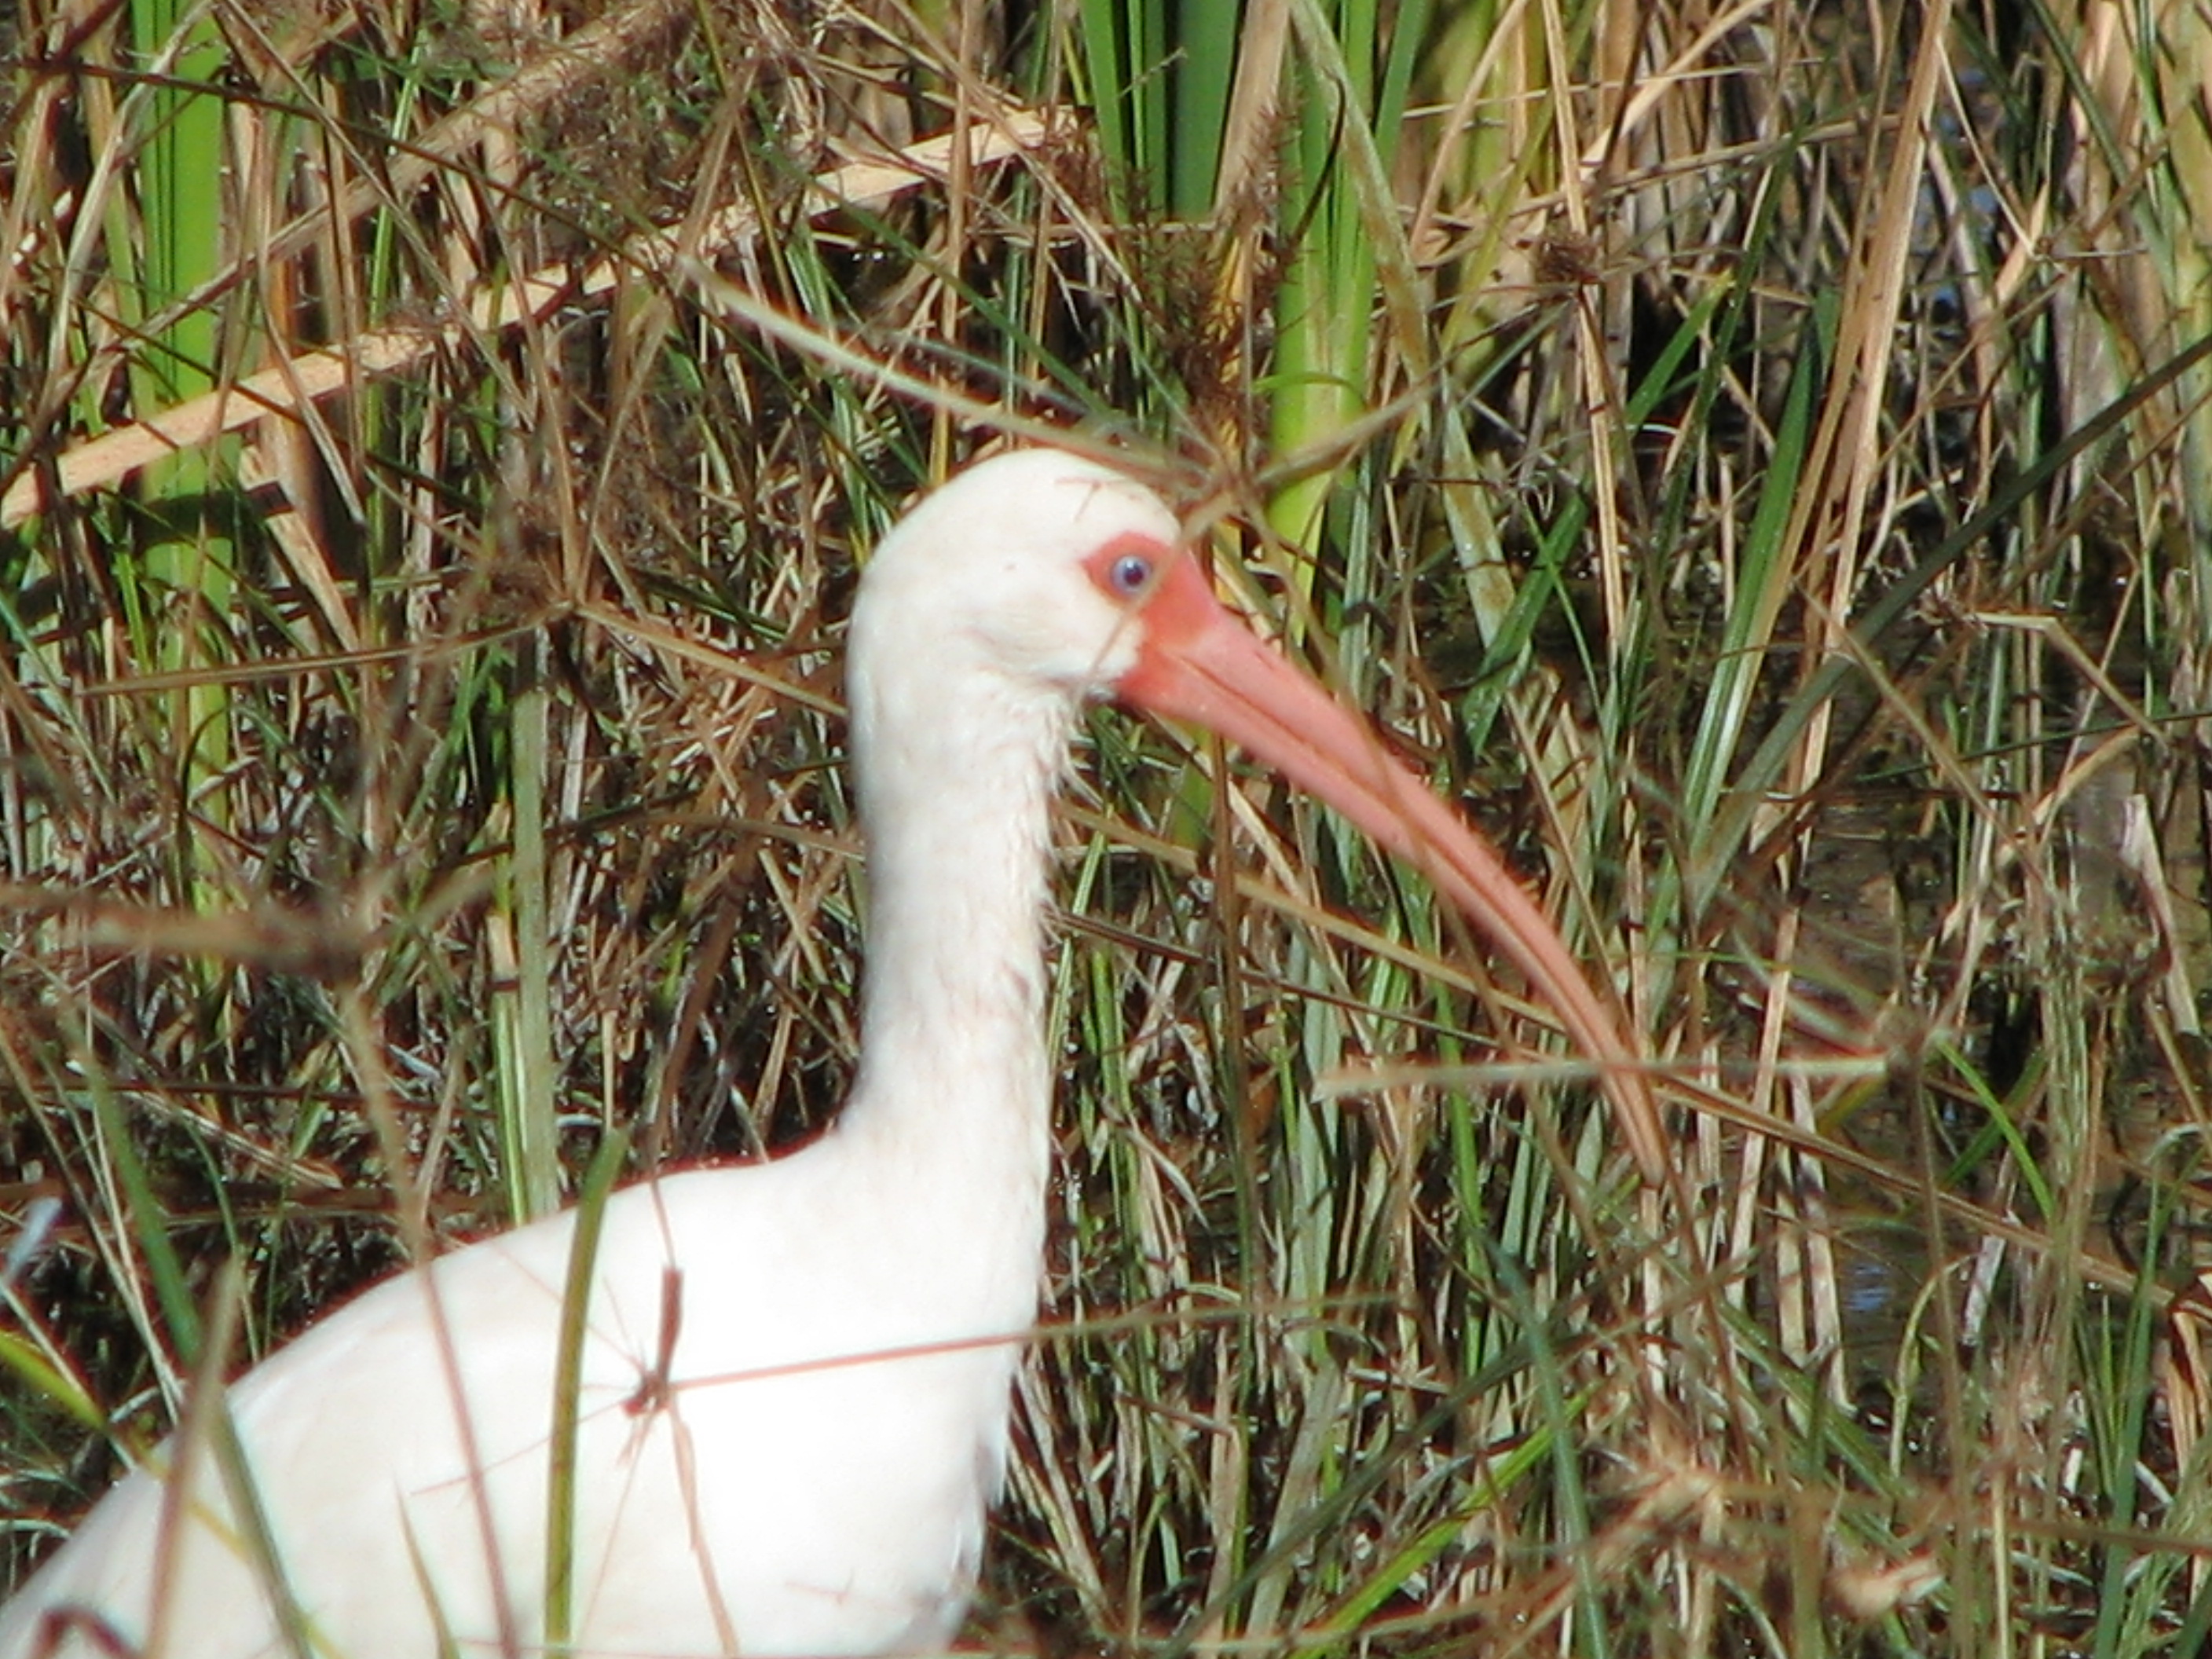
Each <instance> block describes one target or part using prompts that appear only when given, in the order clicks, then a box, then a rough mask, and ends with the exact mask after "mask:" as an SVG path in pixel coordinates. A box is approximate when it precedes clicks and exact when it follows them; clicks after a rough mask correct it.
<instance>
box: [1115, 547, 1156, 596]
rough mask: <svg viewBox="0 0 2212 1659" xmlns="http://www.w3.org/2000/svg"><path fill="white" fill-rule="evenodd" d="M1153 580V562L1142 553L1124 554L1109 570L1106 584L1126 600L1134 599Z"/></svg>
mask: <svg viewBox="0 0 2212 1659" xmlns="http://www.w3.org/2000/svg"><path fill="white" fill-rule="evenodd" d="M1151 581H1152V561H1151V560H1150V559H1148V558H1146V556H1144V555H1143V554H1141V553H1124V554H1123V555H1122V556H1121V557H1120V558H1118V559H1116V560H1115V561H1114V562H1113V563H1112V564H1111V565H1109V567H1108V568H1107V571H1106V582H1107V585H1108V586H1109V587H1111V588H1112V589H1113V590H1114V591H1115V592H1116V593H1119V594H1120V595H1121V597H1122V598H1123V599H1135V598H1136V597H1137V595H1138V594H1139V593H1141V592H1144V591H1145V589H1146V586H1148V585H1149V584H1150V583H1151Z"/></svg>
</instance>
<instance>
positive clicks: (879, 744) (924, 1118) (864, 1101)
mask: <svg viewBox="0 0 2212 1659" xmlns="http://www.w3.org/2000/svg"><path fill="white" fill-rule="evenodd" d="M855 692H856V696H855V697H854V749H855V760H856V763H857V765H858V769H859V775H860V810H861V816H862V822H863V826H864V828H865V829H866V833H867V841H868V860H867V883H868V932H867V968H866V980H865V981H864V986H863V994H862V1001H861V1029H860V1055H861V1058H860V1074H859V1076H858V1078H857V1079H855V1082H854V1090H853V1096H852V1099H851V1100H850V1102H849V1103H848V1105H847V1107H846V1111H845V1115H844V1120H843V1121H844V1126H845V1127H844V1129H843V1131H842V1133H847V1134H849V1135H852V1136H854V1137H855V1138H862V1139H867V1140H869V1141H871V1142H873V1143H875V1144H876V1145H877V1146H880V1147H881V1148H882V1149H883V1151H884V1156H885V1157H886V1158H897V1159H899V1160H901V1161H902V1163H903V1164H905V1165H907V1166H908V1167H910V1168H911V1169H912V1170H914V1171H915V1177H916V1179H917V1180H919V1181H926V1182H928V1183H929V1185H930V1186H931V1188H932V1189H933V1191H934V1192H935V1193H937V1194H939V1195H940V1196H941V1197H942V1198H943V1199H944V1200H946V1201H947V1202H949V1203H951V1204H954V1205H959V1206H983V1207H985V1208H987V1209H988V1210H990V1211H992V1212H995V1213H997V1214H999V1215H1000V1216H1001V1217H1002V1218H1003V1219H1004V1220H1005V1222H1006V1224H1007V1225H1012V1226H1014V1227H1017V1228H1018V1229H1019V1230H1020V1231H1024V1233H1027V1232H1041V1231H1042V1225H1043V1207H1044V1187H1045V1182H1046V1179H1047V1176H1048V1173H1049V1160H1050V1127H1051V1088H1052V1072H1051V1067H1050V1066H1049V1065H1048V1060H1047V1057H1046V1054H1045V1051H1044V1034H1043V1030H1042V1021H1043V1006H1044V968H1043V961H1042V953H1043V943H1044V941H1043V928H1044V907H1045V902H1046V897H1047V884H1046V877H1047V871H1046V861H1047V848H1048V840H1049V831H1050V813H1051V803H1052V795H1053V790H1054V783H1055V781H1056V779H1057V776H1058V774H1059V771H1060V768H1061V766H1062V765H1063V764H1064V762H1065V756H1066V744H1067V741H1068V736H1069V727H1070V725H1071V724H1072V720H1073V711H1072V710H1071V709H1070V708H1068V706H1067V705H1066V702H1065V701H1064V700H1063V699H1060V698H1056V697H1053V698H1048V697H1042V696H1037V695H1036V694H1034V693H1024V690H1022V689H1020V688H1016V687H1012V686H1009V685H1007V684H1005V683H1003V682H996V683H994V682H991V681H988V680H979V681H977V682H976V683H975V684H967V685H957V684H955V685H945V684H939V685H935V686H931V687H926V688H925V687H920V686H906V687H896V686H890V687H887V686H874V687H863V686H856V687H855ZM886 692H890V693H894V694H896V693H901V692H902V693H904V695H890V696H886V695H882V694H883V693H886ZM1030 1261H1031V1262H1032V1263H1033V1262H1034V1261H1035V1254H1034V1251H1033V1250H1032V1251H1031V1253H1030Z"/></svg>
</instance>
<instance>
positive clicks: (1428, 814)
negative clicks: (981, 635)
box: [1116, 556, 1667, 1183]
mask: <svg viewBox="0 0 2212 1659" xmlns="http://www.w3.org/2000/svg"><path fill="white" fill-rule="evenodd" d="M1141 617H1142V627H1143V630H1144V635H1145V637H1144V641H1143V643H1142V645H1141V646H1140V647H1139V656H1138V661H1137V665H1136V666H1135V667H1134V668H1133V669H1132V670H1131V671H1129V672H1128V673H1127V674H1126V675H1125V676H1124V677H1123V678H1122V679H1121V683H1120V684H1119V686H1118V687H1117V688H1116V689H1117V690H1118V692H1119V694H1120V696H1121V699H1122V700H1123V701H1124V702H1127V703H1128V704H1130V705H1131V706H1132V707H1134V708H1141V709H1143V710H1145V711H1146V712H1147V713H1150V714H1156V715H1160V716H1163V717H1164V718H1166V719H1169V720H1182V721H1186V722H1188V723H1190V724H1192V725H1195V726H1205V727H1206V728H1207V729H1209V730H1211V731H1213V732H1218V733H1220V735H1221V736H1223V737H1224V738H1227V739H1228V740H1229V741H1231V743H1234V744H1237V745H1238V746H1239V747H1241V748H1243V749H1244V750H1247V751H1248V752H1249V753H1250V754H1251V755H1252V756H1253V757H1255V759H1258V760H1261V761H1264V762H1265V763H1267V764H1268V765H1270V766H1272V767H1273V768H1274V769H1276V770H1277V771H1279V772H1280V773H1281V774H1282V775H1284V776H1285V777H1286V778H1288V779H1289V780H1290V781H1291V782H1293V783H1295V784H1297V786H1298V787H1300V788H1302V789H1304V790H1306V791H1307V792H1308V793H1311V794H1313V795H1315V796H1317V797H1318V798H1319V799H1322V800H1324V801H1326V802H1328V804H1329V805H1332V806H1334V808H1336V810H1337V811H1340V812H1341V813H1343V814H1344V815H1345V817H1347V818H1349V819H1351V820H1352V823H1356V824H1358V826H1359V828H1360V829H1362V830H1363V831H1364V832H1365V833H1366V834H1367V835H1368V836H1370V837H1371V838H1372V839H1373V840H1374V841H1375V842H1376V844H1377V845H1379V846H1382V847H1383V848H1388V849H1389V851H1391V852H1393V853H1395V854H1398V855H1399V856H1400V857H1401V858H1403V859H1405V860H1407V861H1408V862H1409V863H1411V864H1413V866H1416V867H1417V868H1419V870H1421V871H1422V872H1424V873H1425V874H1426V875H1427V876H1428V877H1429V878H1430V879H1431V881H1432V882H1434V883H1435V884H1436V885H1437V887H1438V888H1440V889H1441V890H1443V892H1444V893H1445V894H1446V895H1447V896H1449V898H1450V899H1451V900H1452V902H1454V903H1455V904H1456V905H1457V906H1458V907H1459V908H1460V909H1461V910H1462V911H1463V912H1464V913H1465V914H1466V915H1467V917H1468V920H1469V921H1471V922H1473V923H1474V926H1475V927H1477V928H1479V929H1480V931H1481V933H1483V934H1484V935H1485V936H1486V938H1487V939H1489V940H1490V942H1491V944H1492V945H1493V946H1494V947H1495V948H1496V949H1497V950H1498V951H1499V952H1500V953H1501V954H1502V955H1503V956H1504V957H1505V958H1506V959H1507V960H1508V961H1510V963H1512V964H1513V965H1514V966H1515V967H1516V969H1519V970H1520V972H1521V973H1522V975H1523V976H1524V977H1525V978H1526V979H1527V980H1528V984H1529V985H1530V987H1532V988H1533V989H1534V991H1535V993H1536V994H1537V995H1538V996H1540V997H1541V999H1542V1000H1544V1001H1545V1002H1546V1003H1547V1004H1548V1005H1549V1006H1551V1008H1552V1009H1553V1012H1555V1013H1557V1014H1558V1016H1559V1019H1560V1022H1561V1023H1562V1024H1564V1025H1565V1028H1566V1030H1567V1033H1568V1035H1569V1036H1571V1037H1572V1038H1573V1039H1574V1041H1575V1042H1576V1044H1577V1046H1578V1047H1579V1048H1581V1049H1582V1051H1583V1054H1585V1055H1587V1056H1588V1057H1589V1060H1592V1061H1593V1062H1594V1063H1595V1065H1596V1066H1597V1068H1598V1075H1599V1080H1600V1082H1601V1085H1602V1086H1603V1088H1604V1090H1605V1093H1606V1097H1607V1099H1608V1100H1609V1101H1610V1102H1611V1103H1612V1105H1613V1110H1614V1114H1615V1115H1616V1116H1617V1118H1618V1120H1619V1121H1620V1131H1621V1133H1622V1135H1623V1137H1624V1138H1625V1139H1626V1140H1627V1142H1628V1146H1629V1150H1630V1152H1632V1154H1633V1155H1634V1156H1635V1158H1636V1161H1637V1163H1638V1164H1639V1165H1640V1166H1641V1168H1642V1170H1643V1172H1644V1176H1645V1178H1646V1179H1647V1180H1650V1181H1651V1182H1654V1183H1658V1182H1663V1181H1664V1180H1665V1178H1666V1170H1667V1157H1666V1140H1665V1137H1664V1135H1663V1134H1662V1132H1661V1128H1660V1121H1659V1112H1658V1108H1657V1105H1656V1103H1655V1101H1654V1100H1653V1097H1652V1095H1651V1091H1650V1086H1649V1084H1648V1081H1647V1079H1646V1078H1645V1076H1644V1072H1643V1069H1642V1067H1641V1065H1640V1063H1639V1061H1638V1059H1637V1055H1636V1050H1635V1048H1634V1047H1633V1046H1632V1044H1631V1043H1630V1042H1629V1041H1628V1040H1627V1038H1626V1035H1625V1034H1624V1030H1623V1025H1622V1021H1621V1019H1620V1017H1619V1015H1618V1014H1617V1013H1615V1012H1613V1006H1612V1004H1611V1000H1610V999H1609V998H1601V997H1600V995H1599V994H1598V993H1597V992H1596V991H1595V990H1594V989H1593V988H1592V987H1591V985H1590V982H1589V980H1588V979H1587V978H1586V977H1585V976H1584V975H1583V970H1582V968H1581V966H1580V965H1579V964H1578V963H1577V962H1576V960H1575V958H1574V957H1573V955H1572V954H1571V952H1570V951H1568V949H1567V947H1566V945H1565V941H1564V940H1562V939H1560V938H1559V933H1557V932H1556V931H1555V930H1554V929H1553V927H1552V924H1551V923H1550V921H1547V919H1546V917H1545V915H1544V913H1543V912H1542V911H1541V910H1540V909H1538V908H1536V905H1535V902H1534V901H1533V900H1532V899H1530V898H1529V896H1528V894H1527V893H1526V892H1525V891H1523V890H1522V887H1521V884H1519V883H1518V882H1516V880H1514V878H1512V876H1511V875H1510V873H1509V872H1507V870H1506V868H1505V866H1504V861H1503V860H1501V859H1500V858H1499V857H1498V854H1497V853H1496V852H1495V851H1494V850H1493V849H1492V848H1491V846H1490V844H1489V842H1487V841H1486V840H1485V839H1484V838H1483V837H1482V836H1480V834H1478V833H1477V832H1476V831H1475V830H1474V829H1472V828H1471V827H1470V826H1469V825H1468V824H1467V823H1465V822H1464V821H1462V819H1461V818H1460V817H1459V816H1458V815H1457V814H1456V813H1455V812H1454V811H1452V810H1451V809H1450V808H1449V807H1448V806H1446V805H1444V803H1443V801H1441V800H1439V799H1437V797H1436V796H1435V795H1434V794H1432V793H1431V792H1430V791H1429V790H1428V789H1427V788H1426V787H1424V786H1423V784H1422V783H1421V781H1420V780H1419V779H1418V778H1416V777H1415V776H1414V775H1413V773H1412V772H1411V771H1409V770H1408V769H1407V768H1406V767H1404V766H1403V765H1401V763H1399V762H1398V761H1397V760H1396V759H1395V758H1394V757H1392V756H1391V755H1390V754H1389V752H1388V751H1387V750H1385V749H1384V748H1383V744H1382V742H1381V740H1380V739H1379V738H1377V736H1376V733H1375V732H1374V731H1373V729H1372V728H1371V727H1370V726H1368V725H1367V723H1366V722H1365V721H1364V720H1361V719H1359V718H1358V716H1356V715H1354V714H1352V713H1351V712H1350V711H1349V710H1347V709H1346V708H1344V706H1343V705H1342V704H1340V703H1339V702H1337V701H1336V700H1335V699H1334V697H1332V696H1329V695H1328V692H1326V691H1324V690H1322V688H1321V687H1320V686H1319V685H1318V684H1316V683H1315V682H1314V681H1313V680H1311V679H1310V678H1307V676H1306V675H1304V673H1302V672H1300V671H1298V670H1297V669H1296V668H1294V667H1292V666H1291V664H1290V663H1289V661H1288V660H1287V659H1285V658H1283V657H1281V656H1280V655H1279V654H1277V653H1275V652H1274V651H1273V650H1271V649H1269V648H1268V647H1267V646H1266V645H1264V644H1262V643H1261V641H1260V640H1259V639H1258V638H1257V637H1256V636H1255V635H1253V634H1252V633H1251V632H1250V631H1249V630H1248V629H1245V628H1244V627H1243V625H1242V624H1241V623H1238V622H1237V620H1236V619H1235V618H1234V617H1232V616H1231V614H1230V613H1229V612H1228V611H1226V610H1225V609H1224V608H1223V607H1222V605H1221V604H1220V602H1219V601H1218V600H1217V599H1215V598H1214V597H1213V593H1212V589H1211V588H1210V587H1209V586H1207V584H1206V578H1205V576H1204V574H1202V573H1201V572H1200V570H1199V568H1198V566H1197V565H1196V563H1195V562H1193V561H1192V560H1191V559H1190V558H1188V556H1176V557H1175V558H1173V559H1172V560H1171V561H1170V562H1169V563H1168V564H1167V565H1166V566H1165V568H1164V569H1163V570H1162V572H1161V574H1160V575H1159V577H1158V580H1157V582H1156V583H1155V585H1154V587H1153V590H1152V594H1151V596H1150V597H1149V599H1147V600H1146V604H1145V606H1144V610H1143V611H1142V613H1141Z"/></svg>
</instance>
